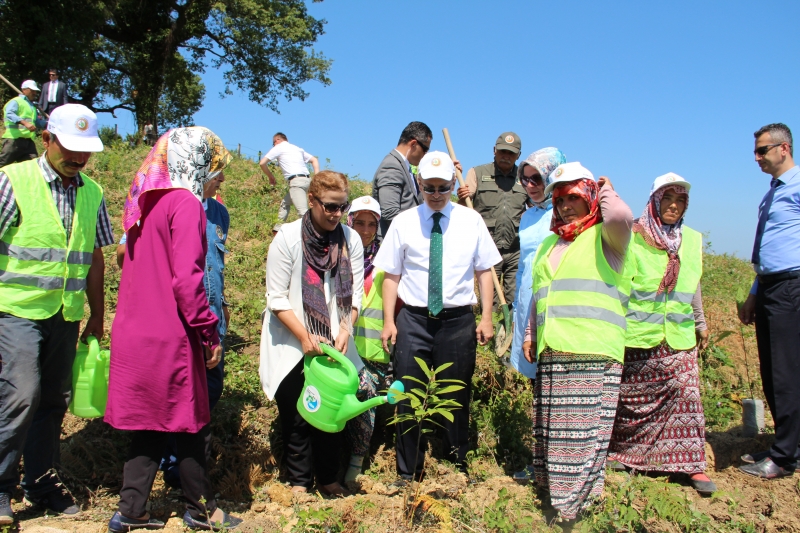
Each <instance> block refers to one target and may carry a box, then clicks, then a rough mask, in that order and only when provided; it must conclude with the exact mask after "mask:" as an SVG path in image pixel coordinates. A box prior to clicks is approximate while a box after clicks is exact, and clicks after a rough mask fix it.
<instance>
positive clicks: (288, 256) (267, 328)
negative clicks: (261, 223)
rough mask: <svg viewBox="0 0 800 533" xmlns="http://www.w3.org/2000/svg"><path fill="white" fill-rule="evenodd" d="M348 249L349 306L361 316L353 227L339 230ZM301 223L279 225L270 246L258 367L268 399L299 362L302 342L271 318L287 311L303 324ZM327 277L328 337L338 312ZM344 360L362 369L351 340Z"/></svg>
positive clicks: (359, 258)
mask: <svg viewBox="0 0 800 533" xmlns="http://www.w3.org/2000/svg"><path fill="white" fill-rule="evenodd" d="M342 227H343V228H344V234H345V237H346V238H347V243H348V246H349V249H350V265H351V268H352V270H353V307H354V308H355V309H358V310H359V312H360V311H361V299H362V297H363V295H364V246H363V245H362V244H361V237H360V236H359V235H358V233H356V232H355V231H354V230H352V229H351V228H348V227H347V226H344V225H342ZM301 235H302V219H298V220H295V221H294V222H291V223H289V224H283V225H282V226H281V229H280V231H278V234H277V235H276V236H275V238H274V239H273V241H272V244H270V246H269V253H268V255H267V310H266V312H265V313H264V323H263V325H262V326H261V363H260V365H259V369H258V372H259V375H260V377H261V387H262V388H263V389H264V393H266V395H267V397H268V398H269V399H270V400H272V399H274V398H275V392H276V391H277V390H278V386H279V385H280V384H281V381H283V378H285V377H286V375H287V374H288V373H289V372H290V371H291V370H292V369H293V368H294V367H295V366H296V365H297V363H298V362H299V361H300V360H301V359H302V358H303V353H302V350H301V346H300V340H299V339H298V338H297V337H295V336H294V335H293V334H292V332H291V331H289V330H288V329H287V328H286V326H284V325H283V323H282V322H281V321H280V320H278V319H277V318H276V317H275V315H273V314H272V313H273V312H274V311H283V310H286V309H291V310H292V311H294V314H295V316H296V317H297V319H298V320H300V322H301V323H305V321H304V319H303V289H302V267H303V246H302V245H301ZM330 282H331V276H330V272H326V273H325V280H324V287H325V299H326V300H327V301H328V312H329V313H330V317H331V334H332V335H333V337H334V338H336V335H338V334H339V322H340V320H339V313H338V311H337V307H336V293H335V292H334V291H333V290H332V288H331V283H330ZM345 355H346V356H347V358H348V359H350V360H351V361H352V362H353V364H355V365H356V369H357V370H359V371H360V370H361V369H362V368H363V367H364V363H363V362H362V361H361V357H359V356H358V352H357V351H356V346H355V344H354V343H353V337H352V335H351V336H350V341H349V343H348V345H347V353H345Z"/></svg>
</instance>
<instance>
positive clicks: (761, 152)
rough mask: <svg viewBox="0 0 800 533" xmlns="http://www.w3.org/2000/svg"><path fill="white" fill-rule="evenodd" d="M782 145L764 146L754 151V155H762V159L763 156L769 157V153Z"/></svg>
mask: <svg viewBox="0 0 800 533" xmlns="http://www.w3.org/2000/svg"><path fill="white" fill-rule="evenodd" d="M782 144H783V143H777V144H765V145H764V146H759V147H758V148H756V149H755V150H753V153H754V154H755V155H760V156H762V157H763V156H765V155H767V152H769V151H770V150H772V149H773V148H775V147H776V146H780V145H782Z"/></svg>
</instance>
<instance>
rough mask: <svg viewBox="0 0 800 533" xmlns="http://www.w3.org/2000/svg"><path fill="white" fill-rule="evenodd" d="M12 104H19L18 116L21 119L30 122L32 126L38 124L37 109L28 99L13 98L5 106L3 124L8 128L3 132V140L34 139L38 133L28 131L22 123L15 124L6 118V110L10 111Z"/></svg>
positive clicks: (22, 97)
mask: <svg viewBox="0 0 800 533" xmlns="http://www.w3.org/2000/svg"><path fill="white" fill-rule="evenodd" d="M11 102H17V106H18V109H17V116H18V117H19V118H21V119H24V120H28V121H30V122H31V124H36V108H35V107H33V105H31V103H30V102H29V101H28V99H27V98H25V97H24V96H17V97H16V98H12V99H11V100H9V101H8V103H6V105H5V106H3V124H4V125H5V127H6V131H5V132H3V137H2V138H3V139H33V138H34V137H36V133H35V132H33V131H30V130H28V128H26V127H25V126H23V125H22V123H14V122H11V121H9V120H7V119H6V118H5V117H6V110H7V109H8V106H9V104H11Z"/></svg>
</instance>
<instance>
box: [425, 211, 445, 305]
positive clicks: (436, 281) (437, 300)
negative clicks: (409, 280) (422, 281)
mask: <svg viewBox="0 0 800 533" xmlns="http://www.w3.org/2000/svg"><path fill="white" fill-rule="evenodd" d="M442 216H443V215H442V214H441V213H439V212H436V213H434V214H433V229H432V230H431V252H430V258H429V260H428V311H429V312H430V313H431V314H432V315H433V316H436V315H438V314H439V312H441V310H442V309H444V301H443V300H442V227H441V226H440V225H439V219H441V218H442Z"/></svg>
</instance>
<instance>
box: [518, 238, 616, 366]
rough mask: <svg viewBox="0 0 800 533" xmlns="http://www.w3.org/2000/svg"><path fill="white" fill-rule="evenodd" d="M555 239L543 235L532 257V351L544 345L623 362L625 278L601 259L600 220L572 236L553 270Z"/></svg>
mask: <svg viewBox="0 0 800 533" xmlns="http://www.w3.org/2000/svg"><path fill="white" fill-rule="evenodd" d="M557 241H558V237H557V236H556V235H551V236H549V237H547V239H545V240H544V242H542V244H541V246H540V247H539V250H538V251H537V254H536V259H535V261H534V286H533V291H534V299H535V301H536V326H537V327H536V335H537V353H541V352H542V351H543V350H544V348H545V347H546V346H549V347H550V348H552V349H553V350H556V351H560V352H566V353H576V354H596V355H604V356H607V357H610V358H612V359H614V360H616V361H620V362H621V361H623V359H624V351H625V327H626V320H625V306H626V304H627V302H628V299H629V293H630V285H629V284H628V283H627V282H626V279H629V278H626V275H623V274H620V273H617V272H616V271H614V269H612V268H611V266H610V265H609V264H608V261H606V259H605V255H604V254H603V250H602V246H603V244H602V224H598V225H595V226H592V227H591V228H589V229H588V230H586V232H584V233H583V234H582V235H580V236H579V237H578V238H577V239H575V241H574V242H573V243H572V244H570V246H569V248H568V249H567V250H566V251H565V252H564V255H563V256H562V258H561V262H560V263H559V265H558V268H557V269H556V271H555V272H553V269H552V268H551V266H550V259H549V257H548V256H549V255H550V252H551V251H552V249H553V247H554V246H555V244H556V242H557ZM625 263H626V265H627V259H626V262H625ZM625 268H627V267H626V266H625V267H623V272H625Z"/></svg>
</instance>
